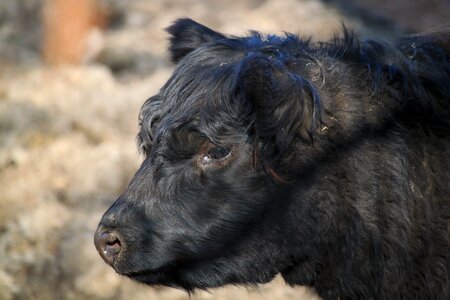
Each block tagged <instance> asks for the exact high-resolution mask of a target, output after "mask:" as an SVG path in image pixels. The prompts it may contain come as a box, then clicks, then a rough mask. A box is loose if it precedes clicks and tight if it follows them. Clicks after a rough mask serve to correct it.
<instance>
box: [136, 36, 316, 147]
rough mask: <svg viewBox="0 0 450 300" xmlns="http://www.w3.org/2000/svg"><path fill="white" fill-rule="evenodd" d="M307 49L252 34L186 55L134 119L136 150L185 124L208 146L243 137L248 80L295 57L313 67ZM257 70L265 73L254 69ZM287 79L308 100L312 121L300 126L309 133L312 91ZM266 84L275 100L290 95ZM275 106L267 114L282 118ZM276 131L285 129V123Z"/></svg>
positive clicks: (248, 119)
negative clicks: (136, 120)
mask: <svg viewBox="0 0 450 300" xmlns="http://www.w3.org/2000/svg"><path fill="white" fill-rule="evenodd" d="M308 44H309V41H308V40H307V41H304V40H301V39H299V38H298V37H297V36H294V35H291V34H286V36H285V37H277V36H263V35H261V34H260V33H257V32H252V34H251V35H250V36H249V37H244V38H227V39H222V40H219V41H216V42H214V43H210V44H206V45H204V46H202V47H200V48H198V49H196V50H194V51H192V52H191V53H189V54H188V57H187V58H186V59H183V60H181V61H180V62H179V63H178V65H177V67H176V69H175V71H174V73H173V75H172V77H171V78H170V79H169V80H168V82H167V83H166V84H165V85H164V86H163V88H162V89H161V91H160V93H159V94H158V95H156V96H154V97H151V98H150V99H148V100H147V101H146V102H145V103H144V105H143V107H142V110H141V113H140V116H139V124H140V127H141V131H140V133H139V134H138V143H139V145H140V148H141V149H142V150H143V151H144V152H146V150H148V148H149V146H150V145H152V144H153V143H155V141H157V140H158V137H161V136H164V134H165V133H167V132H168V131H170V130H172V129H175V128H178V127H180V126H181V125H183V124H186V123H189V122H193V123H194V124H195V126H196V128H197V129H198V130H199V131H201V132H202V133H203V134H204V135H205V136H207V137H208V138H209V139H211V140H212V141H214V142H216V143H218V144H222V143H223V144H227V143H228V144H232V143H233V142H234V141H236V135H239V134H242V135H244V134H246V133H249V130H251V128H252V125H253V123H254V119H252V116H253V114H254V112H255V103H254V102H252V101H250V99H248V98H250V96H251V90H252V88H253V87H252V86H251V83H252V80H248V79H249V78H251V77H254V76H259V77H264V76H266V74H264V72H266V71H277V70H280V71H282V70H284V69H286V70H288V69H287V68H289V64H290V61H291V60H294V59H295V60H296V64H297V63H298V59H299V56H300V55H301V56H303V57H304V58H305V59H306V60H309V61H312V62H314V63H315V62H316V60H315V59H314V58H313V57H312V56H311V55H310V54H307V53H306V50H307V49H308V48H307V47H308ZM293 49H296V50H297V51H299V50H300V49H304V52H300V53H295V54H293V53H291V52H292V50H293ZM309 51H311V50H310V49H309ZM299 54H300V55H299ZM261 66H264V67H267V70H261V69H259V70H257V68H260V67H261ZM257 71H259V72H257ZM290 76H292V77H293V78H292V79H293V82H294V83H295V84H296V85H298V91H299V92H300V93H301V94H303V95H302V96H303V98H304V99H305V100H306V101H307V100H308V99H311V100H312V101H313V102H312V105H313V107H314V109H313V112H312V113H313V115H312V120H311V122H310V124H305V126H307V127H308V131H310V132H311V133H312V132H313V131H314V129H315V127H316V126H317V124H318V120H319V119H320V111H321V107H320V102H319V96H318V92H317V91H316V89H315V88H314V86H313V85H312V84H311V83H310V82H309V81H308V80H306V79H305V78H303V77H301V76H299V75H297V74H295V75H294V74H290ZM269 79H271V84H269V86H270V87H271V88H272V89H273V90H275V91H276V92H277V93H279V95H277V96H279V97H280V98H281V97H282V96H283V95H281V94H282V93H283V91H291V90H292V89H290V88H286V87H285V86H283V84H284V82H283V81H277V80H276V78H269ZM290 84H292V82H290ZM272 92H273V91H272ZM275 103H276V102H272V103H267V104H268V105H269V107H268V109H269V110H270V113H275V114H277V113H281V114H283V113H286V112H285V111H284V112H283V110H282V109H278V111H277V108H279V107H277V106H282V105H284V104H286V103H278V105H276V106H274V104H275ZM281 117H283V118H284V119H285V120H286V121H288V120H290V119H291V118H289V116H288V115H284V116H281ZM269 120H270V118H269ZM277 126H279V127H286V124H277ZM289 126H292V124H291V125H289ZM156 127H157V130H156ZM243 129H244V131H242V130H243ZM271 129H273V130H277V129H278V128H271ZM280 129H281V128H280ZM280 140H281V139H280Z"/></svg>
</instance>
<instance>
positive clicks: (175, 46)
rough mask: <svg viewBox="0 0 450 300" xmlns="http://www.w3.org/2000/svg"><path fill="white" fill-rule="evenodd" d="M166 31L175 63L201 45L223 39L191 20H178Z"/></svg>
mask: <svg viewBox="0 0 450 300" xmlns="http://www.w3.org/2000/svg"><path fill="white" fill-rule="evenodd" d="M166 30H167V32H168V33H169V34H170V35H171V36H170V45H169V51H170V55H171V58H172V61H173V62H175V63H177V62H178V61H179V60H180V59H182V58H183V57H184V56H185V55H186V54H188V53H189V52H191V51H193V50H195V49H197V48H198V47H200V46H201V45H203V44H205V43H210V42H213V41H216V40H220V39H223V38H225V36H224V35H222V34H220V33H218V32H216V31H214V30H212V29H209V28H208V27H206V26H203V25H201V24H199V23H197V22H195V21H192V20H191V19H178V20H177V21H175V22H174V23H173V24H172V25H171V26H170V27H168V28H167V29H166Z"/></svg>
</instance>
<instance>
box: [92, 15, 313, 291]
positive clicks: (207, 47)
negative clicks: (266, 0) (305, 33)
mask: <svg viewBox="0 0 450 300" xmlns="http://www.w3.org/2000/svg"><path fill="white" fill-rule="evenodd" d="M168 32H169V33H170V34H171V39H170V42H171V44H170V51H171V56H172V59H173V61H174V62H176V63H177V66H176V69H175V71H174V73H173V75H172V77H171V78H170V79H169V80H168V82H167V83H166V84H165V85H164V86H163V87H162V89H161V90H160V92H159V94H158V95H156V96H153V97H151V98H150V99H149V100H147V102H146V103H145V104H144V105H143V107H142V110H141V114H140V132H139V134H138V142H139V146H140V149H141V150H142V152H143V154H144V157H145V158H144V160H143V163H142V165H141V167H140V168H139V170H138V171H137V173H136V175H135V176H134V178H133V179H132V181H131V183H130V184H129V186H128V188H127V189H126V190H125V192H124V193H123V194H122V195H121V196H120V197H119V199H117V200H116V202H115V203H114V204H113V205H112V206H111V207H110V208H109V209H108V211H107V212H106V213H105V214H104V216H103V218H102V219H101V222H100V224H99V227H98V229H97V232H96V235H95V245H96V247H97V249H98V251H99V253H100V255H101V256H102V257H103V259H104V260H105V261H106V262H107V263H108V264H110V265H111V266H112V267H113V268H114V269H115V270H116V271H117V272H118V273H120V274H123V275H126V276H129V277H131V278H132V279H134V280H137V281H140V282H143V283H147V284H163V285H168V286H175V287H181V288H184V289H187V290H191V289H193V288H208V287H214V286H219V285H224V284H227V283H244V284H255V283H262V282H267V281H270V280H271V279H272V278H273V277H274V276H275V275H276V274H277V273H279V272H282V271H283V270H286V269H288V268H290V267H291V264H292V257H293V255H295V254H294V253H292V245H291V246H289V247H287V246H286V245H287V244H290V243H291V241H289V235H290V230H291V229H290V228H291V227H292V226H290V225H289V219H290V217H289V214H291V213H292V210H291V209H290V205H291V204H292V203H291V201H290V192H289V183H288V181H289V180H290V179H289V178H290V177H291V175H292V174H293V172H295V170H294V166H293V164H292V161H293V160H295V159H296V158H295V154H294V153H293V151H292V148H293V144H294V142H295V141H297V140H301V141H302V142H304V143H311V139H312V133H313V132H314V131H315V130H316V127H317V124H318V123H319V120H320V105H319V97H318V95H317V94H316V93H315V91H314V88H313V86H312V85H311V84H310V82H309V81H308V80H306V79H305V78H306V77H301V76H299V75H297V73H294V72H291V70H290V67H289V66H290V61H291V59H293V58H292V57H290V56H289V55H288V54H287V53H285V52H283V50H281V49H282V43H286V40H289V39H291V40H292V39H295V37H290V36H288V37H287V38H284V39H280V38H276V37H271V36H269V37H267V38H263V37H261V36H259V35H258V34H253V35H251V36H250V37H246V38H229V37H225V36H224V35H222V34H220V33H217V32H214V31H212V30H211V29H209V28H206V27H204V26H202V25H200V24H197V23H195V22H193V21H191V20H188V19H184V20H179V21H177V22H176V23H175V24H174V25H172V26H171V27H169V28H168ZM296 45H300V46H301V45H302V43H301V42H300V41H299V40H297V41H296ZM295 59H297V61H298V58H295ZM305 72H306V71H305ZM305 74H306V73H305ZM305 76H306V75H305ZM281 232H283V234H280V233H281ZM292 234H294V232H292ZM296 235H297V236H298V235H299V233H298V232H297V233H296Z"/></svg>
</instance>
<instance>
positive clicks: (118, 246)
mask: <svg viewBox="0 0 450 300" xmlns="http://www.w3.org/2000/svg"><path fill="white" fill-rule="evenodd" d="M94 243H95V247H96V248H97V251H98V253H99V254H100V256H101V257H102V258H103V260H104V261H105V262H106V263H108V264H110V265H111V264H112V263H113V262H114V259H115V258H116V257H117V256H118V255H119V253H120V251H121V250H122V243H121V242H120V240H119V238H118V236H117V235H116V234H114V233H111V232H98V233H97V234H96V235H95V239H94Z"/></svg>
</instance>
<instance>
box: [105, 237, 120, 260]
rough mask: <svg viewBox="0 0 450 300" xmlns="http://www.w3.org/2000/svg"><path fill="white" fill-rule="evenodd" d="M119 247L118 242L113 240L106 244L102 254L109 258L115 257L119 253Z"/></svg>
mask: <svg viewBox="0 0 450 300" xmlns="http://www.w3.org/2000/svg"><path fill="white" fill-rule="evenodd" d="M120 250H121V245H120V241H119V240H118V239H117V238H115V239H114V240H112V241H109V242H107V243H106V246H105V249H104V250H103V254H105V255H109V256H117V254H119V253H120Z"/></svg>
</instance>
